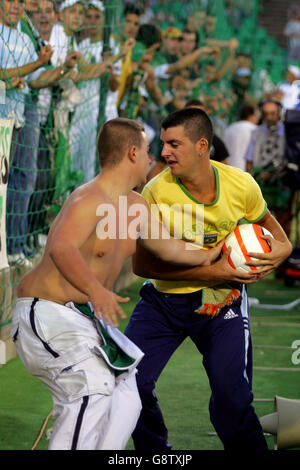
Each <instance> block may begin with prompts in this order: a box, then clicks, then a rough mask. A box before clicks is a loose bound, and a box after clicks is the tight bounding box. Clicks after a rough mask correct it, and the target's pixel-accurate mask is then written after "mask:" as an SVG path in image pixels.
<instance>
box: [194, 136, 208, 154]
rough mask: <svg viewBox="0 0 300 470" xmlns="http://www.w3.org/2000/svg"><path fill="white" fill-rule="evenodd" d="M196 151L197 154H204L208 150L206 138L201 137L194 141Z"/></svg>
mask: <svg viewBox="0 0 300 470" xmlns="http://www.w3.org/2000/svg"><path fill="white" fill-rule="evenodd" d="M196 147H197V151H198V153H199V155H204V154H205V153H206V152H207V151H208V140H207V139H205V138H204V137H201V139H199V140H198V141H197V143H196Z"/></svg>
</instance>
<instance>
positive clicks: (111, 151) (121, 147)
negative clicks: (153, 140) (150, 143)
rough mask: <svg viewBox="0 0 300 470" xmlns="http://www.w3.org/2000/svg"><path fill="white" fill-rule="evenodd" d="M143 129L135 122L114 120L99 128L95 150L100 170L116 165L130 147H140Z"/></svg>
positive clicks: (121, 119)
mask: <svg viewBox="0 0 300 470" xmlns="http://www.w3.org/2000/svg"><path fill="white" fill-rule="evenodd" d="M143 132H145V129H144V127H143V126H142V125H141V124H139V123H138V122H136V121H133V120H131V119H126V118H115V119H111V120H110V121H107V122H106V123H105V124H103V126H102V127H101V129H100V131H99V134H98V139H97V148H98V156H99V162H100V166H101V168H104V167H108V166H109V167H114V166H116V165H118V164H119V163H120V162H121V160H122V159H123V157H124V156H125V153H126V152H127V151H128V150H129V149H130V147H132V146H137V147H139V148H140V147H141V145H142V142H143V136H142V133H143Z"/></svg>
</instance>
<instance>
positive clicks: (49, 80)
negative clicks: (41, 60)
mask: <svg viewBox="0 0 300 470" xmlns="http://www.w3.org/2000/svg"><path fill="white" fill-rule="evenodd" d="M79 57H80V52H76V51H72V52H69V53H68V54H67V57H66V59H65V62H64V64H62V65H59V66H58V67H53V68H51V69H49V70H46V71H45V72H43V73H42V74H41V75H40V76H39V77H38V78H37V79H36V80H33V81H31V82H30V83H29V85H30V87H31V88H35V89H41V88H47V87H49V86H51V85H53V84H54V83H56V82H58V81H59V80H60V79H62V78H70V79H71V80H72V79H74V80H75V78H76V76H77V73H76V72H75V70H74V67H75V65H76V62H77V60H78V58H79Z"/></svg>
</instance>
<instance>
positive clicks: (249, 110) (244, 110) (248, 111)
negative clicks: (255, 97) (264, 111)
mask: <svg viewBox="0 0 300 470" xmlns="http://www.w3.org/2000/svg"><path fill="white" fill-rule="evenodd" d="M253 114H255V107H254V106H252V104H245V105H244V106H242V107H241V110H240V119H241V120H242V121H246V119H248V117H250V116H253Z"/></svg>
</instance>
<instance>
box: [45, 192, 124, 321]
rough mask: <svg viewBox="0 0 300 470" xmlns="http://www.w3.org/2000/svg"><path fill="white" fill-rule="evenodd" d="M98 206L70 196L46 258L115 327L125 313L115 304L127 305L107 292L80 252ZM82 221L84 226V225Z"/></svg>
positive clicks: (85, 198) (81, 197)
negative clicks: (49, 259)
mask: <svg viewBox="0 0 300 470" xmlns="http://www.w3.org/2000/svg"><path fill="white" fill-rule="evenodd" d="M98 203H99V198H98V196H97V198H96V200H94V199H93V197H90V196H87V195H83V196H80V195H79V196H78V193H73V194H72V195H71V196H70V198H69V200H68V201H67V202H66V203H65V205H64V207H63V209H62V212H61V214H60V215H59V219H58V221H57V225H56V226H55V228H54V229H53V233H52V234H51V243H50V246H49V255H50V257H51V259H52V261H53V262H54V264H55V265H56V267H57V269H58V270H59V272H60V273H61V274H62V276H63V277H64V278H65V279H66V280H67V281H68V282H69V283H70V284H72V286H74V287H75V288H76V289H78V290H79V291H80V292H82V293H83V294H85V295H86V297H87V301H90V302H91V303H92V305H93V307H94V310H95V314H96V315H97V316H98V317H102V316H103V318H104V320H105V321H106V322H107V323H110V322H112V323H113V325H114V326H118V322H117V315H118V316H119V317H120V318H122V319H124V318H126V315H125V313H124V312H123V310H122V309H121V307H120V306H119V304H118V302H127V301H128V300H129V299H128V298H126V299H122V298H121V297H119V296H117V295H116V294H114V293H113V292H111V291H109V290H108V289H106V288H105V287H104V286H103V285H102V284H101V282H100V281H99V280H98V279H97V277H96V276H95V275H94V274H93V272H92V271H91V269H90V268H89V266H88V264H87V262H86V261H85V259H84V257H83V256H82V253H81V251H80V249H81V247H82V245H83V244H84V242H85V241H86V240H87V239H88V238H89V236H90V235H91V233H92V232H93V231H94V230H95V229H96V224H97V221H98V218H97V217H96V207H97V205H98ZM83 221H84V223H83Z"/></svg>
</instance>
